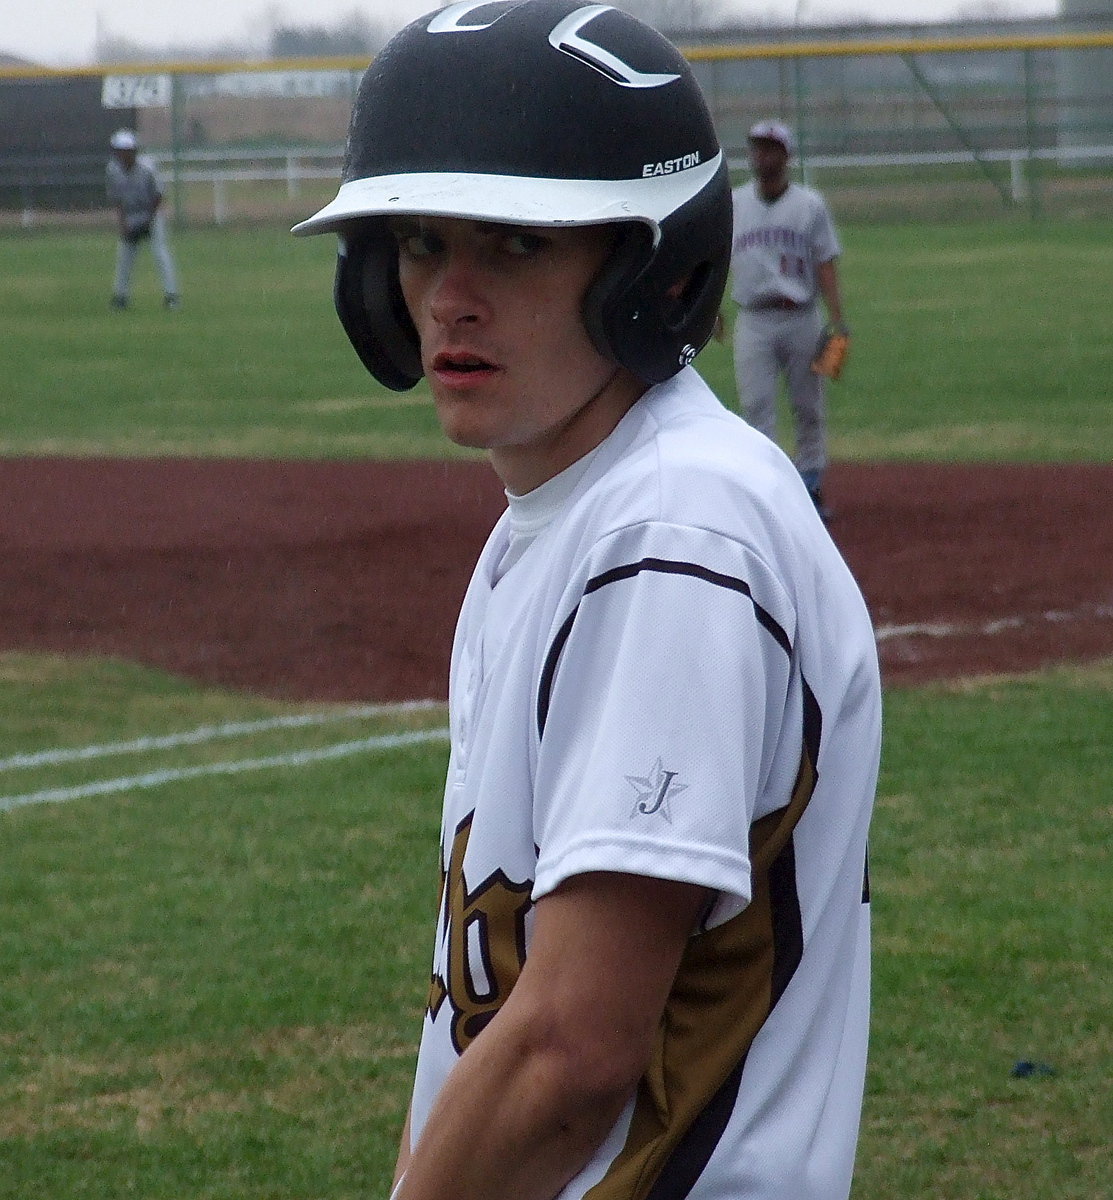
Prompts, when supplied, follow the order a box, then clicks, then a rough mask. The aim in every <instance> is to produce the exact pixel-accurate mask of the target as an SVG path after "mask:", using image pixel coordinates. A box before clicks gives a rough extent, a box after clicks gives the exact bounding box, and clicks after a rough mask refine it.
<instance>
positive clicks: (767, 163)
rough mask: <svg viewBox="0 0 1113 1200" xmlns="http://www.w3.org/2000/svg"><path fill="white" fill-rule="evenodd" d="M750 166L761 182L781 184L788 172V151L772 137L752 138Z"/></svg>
mask: <svg viewBox="0 0 1113 1200" xmlns="http://www.w3.org/2000/svg"><path fill="white" fill-rule="evenodd" d="M750 167H751V169H752V170H753V173H754V176H755V178H756V179H757V180H758V182H759V183H762V184H768V185H775V184H779V183H780V182H781V181H782V180H783V179H784V178H785V177H786V176H787V174H788V151H787V150H785V148H784V146H782V145H781V143H780V142H777V141H774V140H773V139H772V138H751V139H750Z"/></svg>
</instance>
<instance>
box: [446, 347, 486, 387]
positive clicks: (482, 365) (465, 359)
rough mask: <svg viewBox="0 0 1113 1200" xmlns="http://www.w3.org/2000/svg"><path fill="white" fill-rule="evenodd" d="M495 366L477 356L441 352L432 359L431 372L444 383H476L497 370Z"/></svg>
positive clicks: (461, 352)
mask: <svg viewBox="0 0 1113 1200" xmlns="http://www.w3.org/2000/svg"><path fill="white" fill-rule="evenodd" d="M498 369H499V368H498V366H497V364H495V363H493V362H490V361H489V360H488V359H485V358H481V357H480V356H479V355H478V354H468V353H465V352H463V351H460V352H449V351H443V352H442V353H440V354H438V355H437V356H436V357H435V358H434V359H433V372H434V374H435V375H436V376H437V378H438V379H440V380H442V381H444V382H445V383H456V384H459V383H468V382H473V383H478V382H479V381H480V380H481V379H484V378H487V377H489V376H491V375H492V374H494V373H495V372H496V371H497V370H498Z"/></svg>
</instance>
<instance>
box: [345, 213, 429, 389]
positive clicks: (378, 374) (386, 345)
mask: <svg viewBox="0 0 1113 1200" xmlns="http://www.w3.org/2000/svg"><path fill="white" fill-rule="evenodd" d="M332 296H333V303H334V304H335V305H336V314H337V316H338V317H339V318H340V323H341V325H343V326H344V332H345V333H346V334H347V335H348V340H349V341H350V342H351V343H352V345H353V346H354V347H355V351H356V353H357V354H358V355H359V357H360V361H361V362H362V363H363V365H364V366H365V367H366V368H367V369H368V370H369V371H370V372H371V374H372V375H374V376H375V378H376V379H377V380H378V381H379V382H380V383H381V384H383V385H385V386H386V387H388V388H390V389H391V390H392V391H395V392H404V391H407V390H408V389H409V388H412V387H413V386H414V384H416V383H417V381H418V380H419V379H420V378H421V376H422V369H421V348H420V344H419V342H418V337H417V330H416V329H415V328H414V323H413V321H412V320H411V319H410V313H409V310H408V309H407V308H406V301H405V299H404V298H403V296H402V287H401V284H400V283H399V282H398V250H397V247H396V245H395V242H394V239H393V237H391V235H390V231H389V230H388V228H387V226H386V222H385V221H368V222H365V223H364V224H363V225H362V226H361V228H360V230H359V233H358V234H357V235H348V234H341V235H340V246H339V251H338V254H337V259H336V277H335V280H334V282H333V291H332Z"/></svg>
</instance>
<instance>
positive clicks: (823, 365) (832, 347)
mask: <svg viewBox="0 0 1113 1200" xmlns="http://www.w3.org/2000/svg"><path fill="white" fill-rule="evenodd" d="M849 354H850V330H849V329H847V328H846V326H845V325H831V326H828V327H827V328H826V329H825V330H824V331H823V337H822V338H821V339H820V342H819V348H818V349H817V350H816V352H815V358H813V359H812V370H813V371H814V372H815V373H816V374H817V375H823V376H825V377H826V378H827V379H838V377H839V376H840V375H841V374H842V371H843V367H845V366H846V360H847V357H848V356H849Z"/></svg>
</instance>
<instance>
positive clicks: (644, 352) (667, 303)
mask: <svg viewBox="0 0 1113 1200" xmlns="http://www.w3.org/2000/svg"><path fill="white" fill-rule="evenodd" d="M721 176H722V178H721V180H717V181H716V184H717V186H713V187H711V188H709V189H708V190H707V194H706V195H700V196H696V197H694V198H693V199H692V200H690V201H689V202H688V203H687V204H685V205H683V206H682V207H681V208H680V209H678V210H677V211H676V212H675V213H672V214H670V216H668V217H667V218H665V220H664V221H663V222H662V224H661V234H660V237H659V238H658V240H657V242H656V244H654V239H653V233H652V230H651V229H650V227H649V226H648V225H646V224H642V223H639V222H629V223H626V224H624V225H623V226H622V232H621V234H620V240H619V242H618V244H617V246H616V247H615V249H614V251H613V252H612V254H611V256H610V258H609V259H608V260H607V262H606V263H605V264H604V265H603V269H602V270H601V271H600V272H599V275H598V276H597V277H596V279H595V280H594V281H593V283H592V285H591V287H590V288H589V289H588V292H587V295H586V296H585V297H584V303H583V318H584V325H585V326H586V328H587V331H588V334H589V335H590V337H591V339H592V341H593V342H594V343H595V346H596V349H598V350H599V352H600V353H601V354H603V355H604V356H606V357H607V358H610V359H612V360H613V361H614V362H617V363H619V364H620V365H621V366H623V367H626V368H627V369H628V370H630V371H631V372H633V374H634V375H636V376H637V377H638V378H639V379H642V380H644V381H645V382H646V383H650V384H654V383H663V382H664V381H665V380H666V379H671V378H672V376H673V375H675V374H676V373H677V372H678V371H679V370H681V368H683V367H685V366H687V365H688V364H689V363H690V362H691V361H692V359H694V358H695V357H696V355H697V354H698V353H699V352H700V350H702V349H703V347H704V346H705V345H706V344H707V342H708V340H709V339H710V337H711V334H712V331H713V330H714V328H715V318H716V316H717V315H718V312H719V305H720V303H721V301H722V296H723V291H724V289H725V287H726V282H727V274H728V271H729V267H730V239H731V221H732V216H731V198H730V188H729V184H728V183H727V182H726V178H727V177H726V173H725V169H724V171H723V172H722V173H721Z"/></svg>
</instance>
